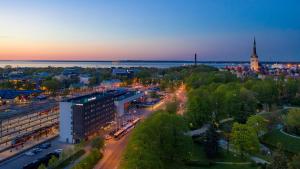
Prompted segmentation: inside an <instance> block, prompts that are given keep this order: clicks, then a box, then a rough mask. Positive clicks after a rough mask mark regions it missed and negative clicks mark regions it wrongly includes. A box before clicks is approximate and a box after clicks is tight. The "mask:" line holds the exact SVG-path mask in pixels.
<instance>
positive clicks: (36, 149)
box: [31, 148, 43, 154]
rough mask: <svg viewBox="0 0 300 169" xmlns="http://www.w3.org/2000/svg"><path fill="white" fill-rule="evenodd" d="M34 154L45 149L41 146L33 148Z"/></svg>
mask: <svg viewBox="0 0 300 169" xmlns="http://www.w3.org/2000/svg"><path fill="white" fill-rule="evenodd" d="M31 151H32V152H33V153H34V154H38V153H39V152H41V151H43V150H42V149H40V148H34V149H32V150H31Z"/></svg>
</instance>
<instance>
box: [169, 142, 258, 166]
mask: <svg viewBox="0 0 300 169" xmlns="http://www.w3.org/2000/svg"><path fill="white" fill-rule="evenodd" d="M191 159H192V160H202V161H205V160H208V159H207V158H206V157H205V154H204V150H203V147H202V146H201V145H198V144H194V145H193V152H192V158H191ZM208 161H209V160H208ZM212 161H214V162H216V161H218V162H237V163H239V162H250V161H249V159H241V158H240V157H239V156H235V155H234V154H232V153H227V152H225V151H224V150H221V149H220V155H219V157H218V158H216V159H214V160H212ZM169 168H170V169H171V168H176V169H241V168H242V169H256V168H257V167H251V166H250V164H214V165H212V166H209V167H190V166H184V165H181V166H179V165H178V164H173V165H172V164H171V165H170V167H169Z"/></svg>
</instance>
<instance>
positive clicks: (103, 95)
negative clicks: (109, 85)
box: [65, 92, 112, 104]
mask: <svg viewBox="0 0 300 169" xmlns="http://www.w3.org/2000/svg"><path fill="white" fill-rule="evenodd" d="M107 97H112V95H111V94H109V93H105V92H95V93H92V94H88V95H83V96H78V97H74V98H70V99H66V100H65V102H72V103H75V104H84V103H87V102H89V101H92V100H99V99H103V98H107Z"/></svg>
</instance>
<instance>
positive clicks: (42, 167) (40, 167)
mask: <svg viewBox="0 0 300 169" xmlns="http://www.w3.org/2000/svg"><path fill="white" fill-rule="evenodd" d="M38 169H47V167H46V166H45V164H41V165H39V167H38Z"/></svg>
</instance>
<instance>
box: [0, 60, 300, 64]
mask: <svg viewBox="0 0 300 169" xmlns="http://www.w3.org/2000/svg"><path fill="white" fill-rule="evenodd" d="M1 61H5V62H45V63H46V62H58V63H59V62H71V63H72V62H73V63H77V62H95V63H97V62H102V63H110V62H120V63H126V62H127V63H136V62H146V63H155V62H156V63H194V61H188V60H0V62H1ZM197 63H234V64H238V63H241V64H244V63H249V61H197ZM261 63H263V64H275V63H278V64H288V63H291V64H300V61H261Z"/></svg>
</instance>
